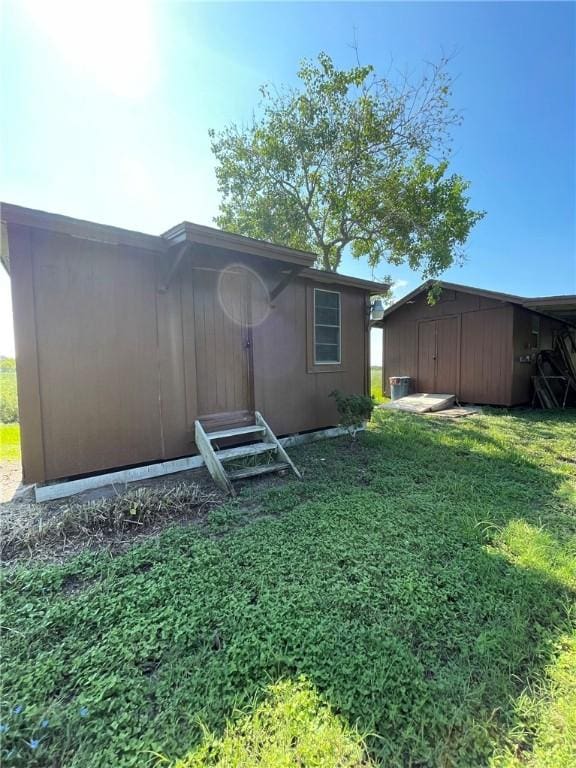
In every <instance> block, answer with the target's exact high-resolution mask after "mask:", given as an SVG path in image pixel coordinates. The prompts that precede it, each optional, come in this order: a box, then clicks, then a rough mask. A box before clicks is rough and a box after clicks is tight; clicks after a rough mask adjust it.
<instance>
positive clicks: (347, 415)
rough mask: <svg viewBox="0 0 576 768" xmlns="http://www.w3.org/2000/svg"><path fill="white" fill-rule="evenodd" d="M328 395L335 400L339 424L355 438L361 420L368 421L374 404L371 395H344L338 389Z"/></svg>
mask: <svg viewBox="0 0 576 768" xmlns="http://www.w3.org/2000/svg"><path fill="white" fill-rule="evenodd" d="M329 397H333V398H334V399H335V400H336V408H338V413H339V414H340V424H341V425H342V426H343V427H346V429H347V430H348V432H349V433H350V434H351V435H352V437H353V438H355V437H356V433H357V431H358V429H359V428H360V427H361V426H362V422H364V421H369V420H370V418H371V416H372V411H373V410H374V406H375V405H376V403H375V401H374V398H373V397H372V396H371V395H344V394H342V392H340V391H339V390H338V389H335V390H333V391H332V392H330V395H329Z"/></svg>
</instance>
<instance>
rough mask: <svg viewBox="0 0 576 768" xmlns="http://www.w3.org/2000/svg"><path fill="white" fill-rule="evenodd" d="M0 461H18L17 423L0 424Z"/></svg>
mask: <svg viewBox="0 0 576 768" xmlns="http://www.w3.org/2000/svg"><path fill="white" fill-rule="evenodd" d="M0 461H2V462H17V461H20V425H19V424H0Z"/></svg>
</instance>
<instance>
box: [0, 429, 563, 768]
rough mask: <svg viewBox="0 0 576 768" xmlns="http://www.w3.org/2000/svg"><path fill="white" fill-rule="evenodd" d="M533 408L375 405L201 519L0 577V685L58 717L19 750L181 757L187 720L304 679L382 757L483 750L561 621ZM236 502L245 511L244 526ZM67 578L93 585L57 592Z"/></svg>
mask: <svg viewBox="0 0 576 768" xmlns="http://www.w3.org/2000/svg"><path fill="white" fill-rule="evenodd" d="M501 419H504V421H501ZM551 423H552V422H551V421H550V420H547V422H546V426H543V425H542V423H539V422H538V420H537V419H536V418H535V417H533V416H532V417H530V418H528V419H526V420H525V421H522V420H521V421H520V422H519V426H518V427H517V428H516V431H515V427H514V424H513V422H512V421H509V420H507V417H498V418H493V419H482V420H480V419H478V420H473V419H469V420H468V421H467V422H465V423H461V424H445V423H442V424H440V423H439V422H436V421H433V420H424V419H418V418H417V417H412V416H404V415H402V414H390V415H385V416H384V415H382V416H378V417H377V423H376V424H375V427H374V430H373V431H372V432H371V433H369V434H366V435H365V436H363V437H362V439H361V440H360V441H359V442H358V443H357V444H355V445H352V446H351V445H350V444H349V443H348V441H347V440H338V441H331V442H329V443H328V442H327V443H323V444H321V445H319V444H317V445H315V446H310V447H308V448H302V449H300V450H298V451H296V450H294V451H293V455H294V458H295V460H296V461H297V463H298V465H299V466H300V467H301V468H302V469H303V470H304V474H305V478H304V482H303V483H298V482H286V483H284V484H282V485H278V486H274V487H267V486H259V487H258V486H254V485H251V486H247V487H246V488H245V490H244V491H243V494H242V495H241V497H240V498H239V499H238V501H236V502H234V503H231V504H230V505H228V506H227V507H226V508H225V509H223V510H220V511H219V512H218V513H216V514H215V515H214V518H213V526H212V533H213V534H218V535H214V536H208V537H207V536H205V535H202V534H201V533H199V532H197V531H190V530H185V531H182V530H170V531H167V532H166V533H165V534H164V535H163V536H162V537H161V539H160V540H159V543H158V544H152V543H147V544H145V545H142V546H140V547H137V548H135V549H134V550H132V551H131V552H129V553H128V554H126V555H124V556H122V557H119V558H116V559H106V558H92V559H90V558H84V559H83V560H81V561H76V562H75V563H72V564H70V565H69V566H66V567H65V568H63V569H46V570H44V571H41V572H39V573H38V575H37V577H36V578H32V577H31V576H30V575H26V574H25V573H24V572H19V573H17V574H15V575H14V576H13V577H11V583H10V585H9V586H10V590H9V597H8V601H9V603H10V605H9V608H10V609H11V614H12V616H13V617H14V619H13V625H12V628H13V629H14V630H15V631H17V632H20V633H21V636H19V637H18V638H17V640H15V641H13V642H11V643H10V649H9V652H10V653H11V655H12V658H13V661H14V665H19V666H18V668H19V670H20V672H19V673H12V674H9V675H8V680H7V682H8V685H6V681H5V694H4V695H5V697H6V696H7V695H10V696H12V698H13V700H15V697H17V696H18V697H20V699H23V700H25V701H26V702H27V706H29V707H30V718H32V720H33V718H34V717H35V716H36V717H39V716H40V713H41V712H42V711H45V710H46V708H47V707H48V708H49V707H53V708H54V710H55V715H56V717H55V719H56V720H57V722H58V726H57V727H56V729H55V730H54V732H52V733H49V734H47V736H48V738H47V739H46V741H45V742H44V744H43V746H42V749H43V752H42V754H40V752H38V753H37V755H40V756H41V759H42V760H43V761H44V762H39V763H37V764H38V765H49V764H51V763H50V760H53V758H54V755H59V756H64V757H66V756H68V757H69V760H68V763H66V764H72V762H71V760H72V756H74V760H75V762H74V763H73V764H74V765H76V764H78V765H80V764H81V765H83V766H90V765H103V764H108V763H107V762H106V761H107V760H109V761H111V762H112V763H114V764H115V765H130V764H133V763H132V762H131V761H133V756H134V755H135V754H140V755H141V750H142V749H149V750H157V751H159V752H162V753H164V754H169V755H172V756H178V755H184V754H186V753H187V752H188V751H189V750H190V749H191V748H192V747H193V746H194V744H198V743H201V742H202V739H203V735H204V732H203V730H202V728H201V727H200V726H199V722H202V723H203V724H204V725H205V726H206V727H207V728H208V729H210V730H212V731H214V732H216V733H219V732H220V733H221V732H222V731H223V729H224V726H225V723H226V719H227V718H228V717H229V716H230V715H231V713H232V712H233V710H234V708H235V707H239V708H240V709H245V708H246V707H253V706H254V697H257V698H258V697H260V696H261V694H262V691H263V690H264V689H265V688H266V687H267V686H268V685H270V684H271V683H272V684H273V683H275V682H276V681H277V680H279V679H290V680H294V679H297V678H298V677H299V676H300V675H305V676H306V678H307V679H308V680H309V681H310V682H311V684H312V686H313V687H314V689H316V690H317V691H319V693H320V694H321V696H322V697H323V699H324V700H325V701H326V702H328V703H329V704H330V706H331V707H332V709H333V710H334V712H336V713H337V714H338V715H339V716H341V717H342V718H343V720H344V721H345V722H347V723H348V724H350V725H351V726H352V727H353V728H357V729H358V731H359V732H360V733H362V734H367V738H366V743H367V745H368V748H369V751H370V755H371V757H372V758H373V759H374V760H376V761H380V762H381V763H382V764H383V765H386V766H413V767H414V768H416V767H417V766H420V767H422V768H423V767H424V766H430V767H432V766H465V767H467V766H471V767H472V766H474V767H476V766H482V765H488V763H489V761H490V758H491V755H492V754H493V752H494V750H495V749H497V750H498V749H503V748H504V747H505V746H506V743H507V740H509V739H511V740H512V741H513V740H514V739H516V738H517V735H518V733H519V731H518V711H517V708H516V704H515V701H516V699H517V698H518V697H519V696H520V695H521V694H522V691H523V690H524V689H525V688H526V686H531V685H533V683H534V681H536V680H539V679H540V678H541V677H542V675H543V671H544V669H545V667H546V666H547V665H548V664H549V663H550V662H551V660H552V659H553V657H554V653H555V652H556V651H557V647H556V645H557V641H558V638H559V637H560V636H561V635H562V633H566V632H568V631H569V629H570V624H569V616H568V611H567V607H568V605H569V603H571V602H572V600H573V593H572V590H573V588H574V582H573V580H572V573H573V571H572V568H573V565H572V566H571V563H572V564H573V551H572V550H571V549H570V544H569V542H570V535H571V533H572V525H573V520H571V519H570V514H569V512H570V509H571V507H570V502H569V501H566V498H565V497H563V496H562V491H561V489H562V488H563V487H564V484H565V483H566V482H571V480H572V479H573V468H572V467H571V465H569V464H566V465H564V464H563V465H562V466H561V467H559V466H557V464H558V462H556V461H555V460H554V458H553V455H552V453H554V452H551V451H549V450H548V448H547V447H546V446H544V447H540V448H535V447H533V446H532V447H531V448H530V450H528V449H526V448H525V446H524V441H525V439H526V435H525V434H524V432H525V431H527V433H530V432H531V430H532V427H534V428H537V429H539V430H541V429H545V430H548V429H550V428H551ZM570 423H571V425H572V427H573V426H574V425H575V424H576V418H575V417H574V415H565V416H563V418H562V420H561V421H560V422H559V426H558V429H559V430H560V431H561V433H562V434H561V435H560V437H559V438H558V435H556V444H555V446H554V451H555V452H557V453H562V454H563V453H564V452H565V450H568V449H567V448H565V446H564V439H565V435H564V431H565V432H566V439H567V440H569V439H570V438H569V434H570V431H569V429H566V430H565V427H566V425H567V424H568V426H569V425H570ZM553 429H554V428H553V427H552V431H553ZM541 437H542V435H541ZM551 442H554V441H551ZM571 473H572V474H571ZM246 507H249V508H250V509H251V514H252V515H258V516H261V518H262V519H259V520H257V521H255V522H252V523H251V524H249V525H246V524H245V523H246V522H247V520H246V513H245V508H246ZM543 525H545V529H544V528H543ZM143 562H145V563H146V565H147V568H146V570H145V571H143V570H142V568H141V566H142V563H143ZM73 573H77V574H78V575H80V576H81V577H82V578H83V579H89V578H92V577H93V576H94V575H95V574H98V575H99V580H98V581H97V582H96V583H92V585H91V586H90V587H89V588H87V589H86V590H85V591H84V592H80V593H78V594H76V596H75V597H74V599H69V598H67V599H64V598H63V597H62V595H61V593H60V589H61V584H62V583H63V580H64V579H65V578H69V577H70V575H71V574H73ZM15 668H16V667H15ZM6 689H8V693H6ZM84 704H85V705H86V706H89V708H90V712H91V718H89V719H88V721H87V722H84V721H78V722H77V723H76V726H77V727H76V729H73V728H71V725H73V724H74V722H75V721H74V720H73V718H74V713H75V712H77V710H78V707H79V706H81V705H84ZM295 716H297V712H296V713H295ZM76 719H77V718H76ZM26 722H28V721H26ZM30 722H31V721H30ZM22 733H23V735H25V734H24V732H22ZM65 734H66V735H65ZM532 737H533V734H530V733H528V732H526V729H524V730H522V746H521V749H522V750H523V752H524V753H525V754H528V753H529V752H530V749H531V746H532V745H531V739H532ZM7 764H9V763H7ZM22 764H24V763H22ZM134 764H140V763H139V762H138V760H136V761H135V762H134ZM207 764H210V763H207ZM231 764H235V763H231ZM238 764H240V763H238ZM257 764H258V763H257V762H254V765H257ZM262 764H264V763H262Z"/></svg>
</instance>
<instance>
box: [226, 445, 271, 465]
mask: <svg viewBox="0 0 576 768" xmlns="http://www.w3.org/2000/svg"><path fill="white" fill-rule="evenodd" d="M277 449H278V447H277V445H276V443H254V444H253V445H240V446H238V448H223V449H222V450H221V451H215V455H216V456H217V457H218V458H219V459H220V461H229V460H230V459H241V458H243V457H244V456H258V454H260V453H267V451H276V450H277Z"/></svg>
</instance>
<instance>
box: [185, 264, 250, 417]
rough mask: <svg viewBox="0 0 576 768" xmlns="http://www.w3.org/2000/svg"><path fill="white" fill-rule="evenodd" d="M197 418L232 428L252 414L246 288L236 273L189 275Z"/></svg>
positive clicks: (205, 271) (204, 271) (241, 275)
mask: <svg viewBox="0 0 576 768" xmlns="http://www.w3.org/2000/svg"><path fill="white" fill-rule="evenodd" d="M193 290H194V330H195V346H196V381H197V398H198V401H197V409H198V417H199V418H201V419H206V418H207V417H214V418H213V422H214V426H217V425H220V424H223V425H224V424H233V423H235V422H236V421H241V420H242V419H243V418H244V417H246V415H247V412H251V411H253V386H252V348H251V347H252V329H251V327H250V321H249V320H250V283H249V279H248V278H247V275H246V274H245V273H243V272H242V271H241V270H235V269H224V270H222V271H219V270H208V269H194V270H193Z"/></svg>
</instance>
